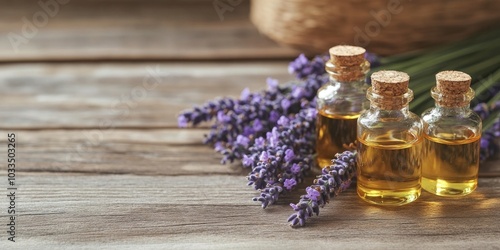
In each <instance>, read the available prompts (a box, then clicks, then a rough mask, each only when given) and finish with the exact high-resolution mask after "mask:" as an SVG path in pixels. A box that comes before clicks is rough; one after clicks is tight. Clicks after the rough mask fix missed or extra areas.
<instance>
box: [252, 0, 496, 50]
mask: <svg viewBox="0 0 500 250" xmlns="http://www.w3.org/2000/svg"><path fill="white" fill-rule="evenodd" d="M250 18H251V20H252V22H253V23H254V24H255V25H256V26H257V28H258V29H259V30H260V32H262V33H263V34H265V35H267V36H269V37H270V38H271V39H273V40H275V41H277V42H278V43H280V44H284V45H287V46H291V47H294V48H298V49H300V50H302V51H305V52H309V53H324V52H325V51H327V50H328V48H330V47H332V46H334V45H337V44H352V45H357V46H362V47H365V48H367V49H368V51H370V52H375V53H377V54H380V55H392V54H397V53H401V52H406V51H412V50H416V49H421V48H426V47H431V46H435V45H438V44H442V43H448V42H452V41H457V40H461V39H463V38H466V37H470V36H473V35H474V34H477V33H479V32H481V31H485V30H488V29H492V28H494V27H495V25H496V26H497V27H498V23H499V22H500V0H418V1H415V0H413V1H411V0H371V1H370V0H343V1H335V0H334V1H332V0H313V1H311V0H286V1H276V0H252V4H251V13H250Z"/></svg>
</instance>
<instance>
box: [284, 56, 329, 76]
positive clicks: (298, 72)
mask: <svg viewBox="0 0 500 250" xmlns="http://www.w3.org/2000/svg"><path fill="white" fill-rule="evenodd" d="M328 59H330V57H329V56H328V55H319V56H316V57H314V58H313V59H312V60H311V61H309V60H308V59H307V58H306V56H305V55H304V54H300V55H299V56H298V57H297V58H296V59H295V60H293V61H292V62H290V64H288V73H290V74H292V75H295V77H297V78H298V79H302V78H306V77H307V76H309V75H323V74H325V73H326V71H325V62H326V61H328Z"/></svg>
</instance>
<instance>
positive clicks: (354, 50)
mask: <svg viewBox="0 0 500 250" xmlns="http://www.w3.org/2000/svg"><path fill="white" fill-rule="evenodd" d="M329 52H330V58H331V59H330V60H331V61H332V62H333V63H334V64H336V65H338V66H344V67H345V66H353V65H360V64H362V63H363V62H364V61H365V52H366V50H365V49H364V48H361V47H357V46H350V45H337V46H335V47H331V48H330V50H329Z"/></svg>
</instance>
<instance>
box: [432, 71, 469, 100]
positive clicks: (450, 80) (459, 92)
mask: <svg viewBox="0 0 500 250" xmlns="http://www.w3.org/2000/svg"><path fill="white" fill-rule="evenodd" d="M471 80H472V78H471V77H470V75H468V74H466V73H464V72H460V71H451V70H450V71H441V72H439V73H437V74H436V89H435V91H436V92H437V94H439V98H436V103H437V104H438V105H440V106H444V107H461V106H464V105H466V104H468V103H469V102H470V98H469V97H468V94H469V95H470V92H471V88H470V83H471Z"/></svg>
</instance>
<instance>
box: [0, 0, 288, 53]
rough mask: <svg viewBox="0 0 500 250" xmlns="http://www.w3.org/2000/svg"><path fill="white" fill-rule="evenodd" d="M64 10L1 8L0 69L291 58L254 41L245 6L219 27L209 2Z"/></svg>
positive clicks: (262, 40)
mask: <svg viewBox="0 0 500 250" xmlns="http://www.w3.org/2000/svg"><path fill="white" fill-rule="evenodd" d="M42 2H51V1H42ZM52 2H54V1H52ZM60 2H64V1H60ZM66 2H68V3H67V4H63V5H57V7H53V6H51V7H50V8H49V10H48V11H47V10H45V9H44V8H42V7H41V6H40V5H39V4H38V1H37V2H33V1H2V6H3V8H1V9H0V37H2V39H0V61H58V60H69V61H75V60H76V61H78V60H121V59H125V60H136V59H138V60H172V59H205V60H206V59H209V60H213V59H245V58H247V59H248V58H252V59H257V58H291V57H294V56H295V55H296V54H297V52H296V51H294V50H292V49H287V48H283V47H280V46H278V45H277V44H276V43H275V42H273V41H271V40H270V39H268V38H267V37H265V36H263V35H260V34H259V33H258V31H257V29H256V28H255V27H254V26H253V25H252V24H251V23H250V21H249V18H248V12H249V4H248V1H242V3H241V4H239V5H237V6H235V7H231V6H230V7H231V11H229V10H227V11H225V12H224V13H223V15H222V16H223V18H224V20H223V21H221V20H220V18H219V14H218V12H217V11H216V10H215V8H214V6H213V2H214V1H211V0H196V1H180V0H170V1H153V0H148V1H130V0H128V1H127V0H125V1H124V0H106V1H95V0H92V1H66ZM55 10H57V11H55ZM48 14H50V15H48ZM44 16H45V19H44ZM47 17H48V18H47ZM35 18H37V19H36V21H33V20H34V19H35Z"/></svg>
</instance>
